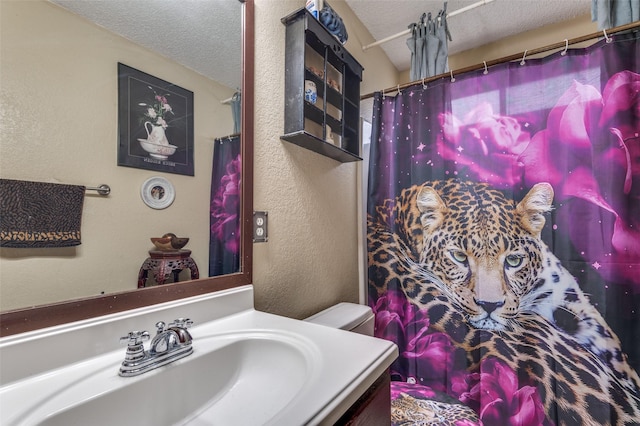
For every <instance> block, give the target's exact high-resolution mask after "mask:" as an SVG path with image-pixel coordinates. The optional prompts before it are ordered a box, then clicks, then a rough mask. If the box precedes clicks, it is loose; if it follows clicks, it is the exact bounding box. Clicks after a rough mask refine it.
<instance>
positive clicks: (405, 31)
mask: <svg viewBox="0 0 640 426" xmlns="http://www.w3.org/2000/svg"><path fill="white" fill-rule="evenodd" d="M492 1H495V0H480V1H479V2H477V3H473V4H470V5H469V6H465V7H463V8H460V9H458V10H454V11H453V12H451V13H447V18H450V17H452V16H456V15H459V14H461V13H464V12H466V11H468V10H471V9H475V8H476V7H480V6H484V5H485V4H487V3H491V2H492ZM410 33H411V28H409V29H406V30H404V31H402V32H399V33H398V34H394V35H391V36H389V37H385V38H383V39H382V40H378V41H374V42H373V43H371V44H367V45H365V46H362V50H367V49H370V48H372V47H375V46H379V45H381V44H384V43H386V42H388V41H391V40H395V39H397V38H398V37H402V36H405V35H408V34H410Z"/></svg>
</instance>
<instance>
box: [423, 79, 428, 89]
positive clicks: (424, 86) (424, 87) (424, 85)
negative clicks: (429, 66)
mask: <svg viewBox="0 0 640 426" xmlns="http://www.w3.org/2000/svg"><path fill="white" fill-rule="evenodd" d="M422 88H423V89H426V88H427V85H426V84H424V78H423V79H422Z"/></svg>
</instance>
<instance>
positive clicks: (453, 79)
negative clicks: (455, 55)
mask: <svg viewBox="0 0 640 426" xmlns="http://www.w3.org/2000/svg"><path fill="white" fill-rule="evenodd" d="M449 74H451V82H452V83H455V81H456V79H455V78H453V70H451V71H449Z"/></svg>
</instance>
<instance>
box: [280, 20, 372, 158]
mask: <svg viewBox="0 0 640 426" xmlns="http://www.w3.org/2000/svg"><path fill="white" fill-rule="evenodd" d="M282 23H283V24H284V25H286V27H287V28H286V50H285V62H286V65H285V125H284V127H285V130H284V131H285V134H284V135H283V136H282V139H284V140H285V141H288V142H291V143H294V144H296V145H299V146H302V147H304V148H307V149H310V150H312V151H315V152H318V153H320V154H323V155H326V156H328V157H331V158H333V159H335V160H337V161H340V162H350V161H358V160H362V158H360V82H361V81H362V71H363V68H362V66H361V65H360V64H359V63H358V62H357V61H356V60H355V59H354V58H353V56H351V54H349V52H348V51H347V50H346V49H345V48H344V47H343V45H342V44H341V43H340V42H339V41H338V40H337V39H336V38H335V37H334V36H333V35H332V34H331V33H329V31H327V29H326V28H325V27H324V26H323V25H322V24H321V23H320V22H319V21H318V20H316V19H315V18H314V17H313V16H312V15H311V13H309V12H308V11H307V10H306V9H305V8H302V9H300V10H298V11H296V12H294V13H292V14H290V15H288V16H286V17H284V18H282ZM305 90H307V91H308V92H307V96H305Z"/></svg>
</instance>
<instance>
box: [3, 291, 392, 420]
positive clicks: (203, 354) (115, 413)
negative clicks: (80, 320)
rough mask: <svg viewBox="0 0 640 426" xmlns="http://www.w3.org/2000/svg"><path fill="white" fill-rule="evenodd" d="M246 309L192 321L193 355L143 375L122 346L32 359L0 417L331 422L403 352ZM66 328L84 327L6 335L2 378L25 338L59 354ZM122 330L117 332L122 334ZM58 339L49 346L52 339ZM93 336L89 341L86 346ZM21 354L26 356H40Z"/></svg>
mask: <svg viewBox="0 0 640 426" xmlns="http://www.w3.org/2000/svg"><path fill="white" fill-rule="evenodd" d="M248 287H250V286H248ZM242 291H250V292H251V291H252V288H249V289H244V290H242ZM221 293H223V292H221ZM231 293H233V292H231ZM231 295H232V294H231ZM218 296H219V297H218V298H215V297H214V298H211V297H209V298H208V299H207V302H208V303H209V304H207V303H205V304H204V305H198V304H197V303H196V304H189V303H187V301H183V302H182V303H185V306H184V307H185V308H186V311H190V312H191V313H189V314H188V315H186V316H189V317H190V318H192V319H193V320H194V321H197V315H198V314H202V315H206V314H205V312H211V310H210V309H211V308H212V306H211V305H210V303H212V302H215V301H217V302H222V303H227V304H228V303H229V300H230V299H228V298H227V299H225V298H224V297H223V296H224V294H221V295H218ZM245 296H246V295H245ZM218 299H219V300H218ZM232 299H233V298H232ZM245 299H246V297H245ZM231 301H233V300H231ZM196 302H197V301H196ZM200 302H203V301H202V300H200ZM242 308H246V306H244V307H243V306H242V304H239V308H238V311H237V312H236V313H235V314H231V315H226V316H223V317H220V318H215V319H213V320H210V321H207V322H205V323H204V324H201V325H198V326H194V327H193V328H191V329H190V333H191V335H192V336H193V349H194V351H193V354H191V355H189V356H187V357H185V358H182V359H180V360H178V361H175V362H173V363H171V364H168V365H165V366H162V367H160V368H157V369H155V370H152V371H150V372H147V373H144V374H142V375H139V376H135V377H121V376H119V375H118V369H119V366H120V363H121V362H122V360H123V359H124V353H125V348H124V347H117V349H113V350H110V351H108V352H107V353H98V354H95V355H94V356H90V354H83V356H78V359H72V360H67V362H65V360H55V359H54V360H51V359H49V358H46V359H47V362H48V363H53V365H56V363H57V364H59V365H58V366H57V367H56V368H49V367H47V368H45V369H44V371H41V370H42V368H43V367H40V368H38V367H37V366H36V365H35V364H34V366H33V371H27V372H26V373H23V374H24V377H16V378H15V380H14V381H12V382H11V383H6V384H5V383H3V384H2V387H0V424H2V425H3V426H4V425H65V426H66V425H80V424H91V425H110V426H111V425H118V426H126V425H129V424H133V425H187V424H188V425H224V426H228V425H229V426H231V425H240V426H247V425H252V426H253V425H267V424H272V425H276V424H277V425H302V424H325V423H327V424H331V423H333V422H334V421H335V420H337V418H339V416H340V415H341V414H342V413H343V412H344V411H346V409H347V408H348V407H349V406H350V405H351V404H352V403H353V402H355V400H357V398H358V397H359V396H360V395H361V394H362V393H363V391H364V390H366V388H368V386H370V385H371V384H372V383H373V381H374V380H375V379H376V378H377V377H378V376H379V375H380V374H382V373H383V372H384V371H385V370H386V369H387V368H388V366H389V365H390V364H391V362H393V360H394V359H395V357H396V356H397V348H396V347H395V345H393V344H391V343H389V342H386V341H383V340H380V339H375V338H371V337H366V336H361V335H357V334H355V333H348V332H344V331H341V330H335V329H332V328H329V327H324V326H320V325H317V324H311V323H308V322H303V321H297V320H292V319H289V318H284V317H279V316H276V315H271V314H266V313H263V312H259V311H255V310H253V309H252V307H249V309H242ZM213 310H214V311H215V309H213ZM194 311H195V312H194ZM180 313H181V314H182V312H180ZM169 314H173V311H170V313H169V312H164V311H162V310H160V311H154V312H145V313H143V314H141V315H139V316H138V315H133V316H130V317H129V318H128V321H131V320H133V322H134V323H137V322H139V321H142V320H144V321H147V320H148V319H150V318H154V321H157V320H165V321H166V320H169V319H170V318H165V317H164V315H169ZM209 315H210V314H209ZM181 316H185V315H181ZM207 319H211V318H207ZM121 322H122V318H120V317H119V316H118V315H116V316H114V317H113V321H105V320H101V321H94V322H90V323H89V324H83V325H82V326H76V327H80V329H86V328H87V327H89V330H90V331H92V332H93V334H97V335H102V334H104V333H106V331H105V329H104V328H105V327H106V329H107V330H110V332H111V333H113V331H112V329H114V325H115V328H116V329H118V328H119V327H120V326H122V324H121ZM152 323H153V321H149V323H145V324H142V326H143V327H144V326H145V325H147V324H152ZM92 327H95V328H92ZM101 327H102V328H101ZM137 329H139V328H137ZM128 331H131V330H130V329H122V330H118V333H119V334H120V335H123V334H126V333H127V332H128ZM67 333H71V334H72V336H71V337H73V335H74V333H75V336H76V337H77V335H78V334H77V333H79V330H78V329H75V328H74V327H73V326H70V327H67V328H65V329H64V330H62V331H61V330H59V329H56V330H52V331H51V332H49V333H47V332H40V333H37V334H36V336H33V335H28V336H25V337H24V338H22V339H21V337H20V336H17V337H12V338H5V339H0V362H2V365H1V367H2V369H3V379H4V378H5V377H10V376H8V375H7V374H5V371H4V370H5V369H7V368H9V367H11V366H10V365H8V364H10V363H11V361H12V360H18V359H20V357H19V355H20V352H19V350H20V343H22V344H23V345H25V346H24V347H26V348H28V349H32V348H34V347H38V343H40V346H42V347H40V348H39V353H38V354H36V355H40V356H45V354H49V356H53V357H54V358H55V353H56V350H55V345H57V344H64V343H65V339H66V338H67V337H69V336H67ZM118 333H116V334H115V335H114V336H112V338H113V339H114V340H116V341H117V337H119V335H118ZM107 334H109V333H107ZM86 335H87V333H86V330H85V333H84V334H83V336H86ZM90 335H91V333H90ZM38 337H39V338H40V341H39V340H38ZM85 338H86V337H85ZM71 341H73V339H71ZM52 342H53V344H54V346H53V348H47V347H46V346H47V345H51V344H52ZM96 344H97V343H95V342H85V343H84V344H83V345H80V347H86V346H85V345H88V347H89V348H91V347H92V345H93V346H95V345H96ZM87 350H89V349H87ZM5 354H6V355H7V357H6V359H4V358H5V357H4V356H3V355H5ZM24 355H25V356H24V357H23V358H22V361H23V362H26V363H27V364H28V363H29V362H30V361H31V360H32V359H33V360H36V359H37V357H32V356H29V354H26V353H25V354H24ZM28 373H31V374H28ZM11 378H14V377H11Z"/></svg>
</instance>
